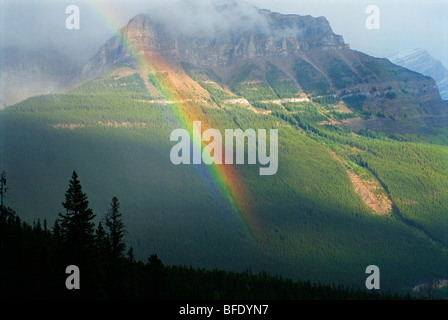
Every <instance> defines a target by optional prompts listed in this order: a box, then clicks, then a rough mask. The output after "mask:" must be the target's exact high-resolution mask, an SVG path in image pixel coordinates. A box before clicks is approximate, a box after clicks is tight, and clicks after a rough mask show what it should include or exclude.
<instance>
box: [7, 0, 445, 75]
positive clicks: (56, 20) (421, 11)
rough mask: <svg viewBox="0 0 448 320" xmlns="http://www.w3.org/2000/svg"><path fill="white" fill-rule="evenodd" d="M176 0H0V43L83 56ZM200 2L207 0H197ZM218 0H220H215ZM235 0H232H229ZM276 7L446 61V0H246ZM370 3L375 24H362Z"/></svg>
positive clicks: (369, 48)
mask: <svg viewBox="0 0 448 320" xmlns="http://www.w3.org/2000/svg"><path fill="white" fill-rule="evenodd" d="M176 1H178V0H163V1H162V0H145V1H137V0H69V1H67V0H51V1H50V0H43V1H42V0H0V6H1V7H0V26H1V30H0V44H1V45H2V46H7V45H20V46H27V47H39V46H47V45H53V46H55V47H59V48H62V49H64V50H65V52H67V53H70V54H73V55H75V56H76V57H78V58H79V59H80V60H83V59H87V58H89V57H90V56H92V55H93V54H95V53H96V51H97V50H98V48H99V47H100V46H101V45H102V44H103V43H104V42H105V41H106V40H107V39H108V38H109V37H110V36H111V35H112V33H113V32H114V31H115V29H117V28H118V26H120V27H121V26H124V25H125V24H126V23H127V22H128V20H129V19H130V18H132V17H133V16H134V15H136V14H138V13H140V12H144V11H147V10H150V9H151V8H154V7H156V6H159V5H160V4H166V3H168V2H170V3H171V2H176ZM201 1H202V2H206V1H209V0H201ZM221 1H223V0H221ZM234 1H237V0H234ZM246 1H247V2H249V3H251V4H253V5H255V6H257V7H258V8H265V9H269V10H271V11H275V12H280V13H285V14H287V13H291V14H300V15H312V16H314V17H318V16H325V17H326V18H327V19H328V21H329V22H330V25H331V27H332V28H333V31H334V32H335V33H336V34H340V35H342V36H343V37H344V40H345V42H346V43H348V44H350V46H351V48H352V49H355V50H359V51H363V52H365V53H367V54H371V55H374V56H377V57H387V56H389V55H391V54H393V53H396V52H400V51H405V50H410V49H414V48H422V49H426V50H428V52H429V53H430V54H431V55H432V56H433V57H434V58H436V59H438V60H440V61H441V62H442V63H443V64H444V65H445V66H447V67H448V23H447V17H448V0H428V1H427V0H408V1H405V0H368V1H366V0H275V1H273V0H246ZM237 2H238V1H237ZM71 4H75V5H77V6H78V7H79V9H80V29H79V30H69V29H67V28H66V27H65V20H66V18H67V17H68V14H66V13H65V9H66V7H67V6H68V5H71ZM369 5H376V6H377V7H378V9H379V10H380V11H379V12H380V13H379V14H380V15H379V17H380V20H379V22H380V28H379V29H368V28H366V26H365V21H366V19H367V18H368V16H369V14H366V8H367V7H368V6H369Z"/></svg>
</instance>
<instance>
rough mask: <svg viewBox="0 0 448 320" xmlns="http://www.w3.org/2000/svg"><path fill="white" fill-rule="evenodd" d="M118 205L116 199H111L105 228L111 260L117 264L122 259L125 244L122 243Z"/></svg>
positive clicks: (122, 233) (122, 229) (121, 224)
mask: <svg viewBox="0 0 448 320" xmlns="http://www.w3.org/2000/svg"><path fill="white" fill-rule="evenodd" d="M119 209H120V203H119V202H118V198H117V197H113V198H112V202H111V207H110V209H109V211H108V213H107V214H106V227H107V229H108V231H109V232H108V236H109V241H110V246H111V254H112V260H113V261H114V262H117V261H118V260H120V259H121V258H123V257H124V250H125V249H126V244H125V243H124V241H123V237H124V233H125V229H124V224H123V221H122V216H121V212H120V210H119Z"/></svg>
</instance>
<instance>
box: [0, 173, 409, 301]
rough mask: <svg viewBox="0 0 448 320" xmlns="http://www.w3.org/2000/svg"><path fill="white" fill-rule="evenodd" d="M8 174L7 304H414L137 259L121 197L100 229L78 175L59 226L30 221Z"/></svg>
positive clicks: (0, 272) (1, 185)
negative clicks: (11, 198)
mask: <svg viewBox="0 0 448 320" xmlns="http://www.w3.org/2000/svg"><path fill="white" fill-rule="evenodd" d="M7 190H8V188H7V180H6V174H5V172H3V173H2V174H1V179H0V196H1V203H0V299H2V300H4V299H100V300H102V299H149V300H172V299H177V300H178V299H190V300H191V299H205V300H211V299H271V300H278V299H287V300H291V299H408V298H411V296H409V295H407V296H399V295H396V294H391V293H389V292H387V293H376V292H369V291H366V290H361V289H354V288H351V289H349V288H346V287H343V286H335V285H322V284H313V283H311V282H309V281H292V280H290V279H282V278H281V277H278V276H272V275H269V274H268V273H266V272H261V273H259V274H252V272H250V271H246V272H240V273H238V272H232V271H224V270H204V269H194V268H192V267H191V266H190V267H187V266H166V265H164V264H163V263H162V261H161V260H160V259H159V257H158V256H157V254H153V255H151V256H150V257H149V258H148V260H147V262H146V263H144V262H142V261H137V260H136V259H135V257H134V254H133V248H132V247H130V248H127V245H126V243H125V233H126V228H125V225H124V223H123V220H122V213H121V211H120V203H119V200H118V198H117V197H113V198H112V200H111V204H110V208H109V209H108V211H107V213H106V215H105V217H104V219H103V220H102V221H104V225H103V223H102V222H99V223H98V225H96V224H95V222H94V219H95V217H96V215H95V214H94V212H93V211H92V209H91V208H90V207H89V201H88V197H87V195H86V194H85V193H84V192H83V189H82V186H81V183H80V180H79V177H78V174H77V172H76V171H73V174H72V177H71V180H70V182H69V188H68V190H67V191H66V193H65V201H64V202H62V206H63V208H64V209H65V211H64V212H63V213H59V215H58V218H57V219H56V221H55V222H54V225H53V226H52V227H51V228H50V227H49V226H48V225H47V221H46V220H44V221H43V222H41V221H40V219H37V221H35V222H33V223H32V224H29V223H27V222H25V221H23V220H22V219H21V218H20V217H19V216H18V215H17V213H16V212H15V211H14V210H13V209H12V208H10V207H7V206H6V204H5V201H4V199H5V197H4V196H5V194H6V192H7ZM69 265H76V266H77V267H78V268H79V270H80V288H79V289H72V290H69V289H68V287H67V286H66V280H67V278H68V277H69V276H70V275H69V274H67V273H66V268H67V266H69Z"/></svg>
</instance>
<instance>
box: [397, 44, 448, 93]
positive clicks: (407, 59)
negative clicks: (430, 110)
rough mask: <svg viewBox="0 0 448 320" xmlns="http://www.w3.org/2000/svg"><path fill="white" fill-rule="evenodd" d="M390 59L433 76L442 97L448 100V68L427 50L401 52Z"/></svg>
mask: <svg viewBox="0 0 448 320" xmlns="http://www.w3.org/2000/svg"><path fill="white" fill-rule="evenodd" d="M389 60H390V61H392V62H393V63H395V64H398V65H399V66H402V67H405V68H407V69H410V70H412V71H416V72H418V73H421V74H423V75H425V76H428V77H431V78H433V79H434V80H435V81H436V84H437V87H438V88H439V92H440V96H441V97H442V99H444V100H448V69H447V68H446V67H445V66H444V65H443V64H442V63H441V62H440V61H438V60H436V59H434V58H433V57H432V56H431V55H430V54H429V53H428V52H427V51H426V50H423V49H413V50H409V51H405V52H400V53H397V54H395V55H393V56H391V57H389Z"/></svg>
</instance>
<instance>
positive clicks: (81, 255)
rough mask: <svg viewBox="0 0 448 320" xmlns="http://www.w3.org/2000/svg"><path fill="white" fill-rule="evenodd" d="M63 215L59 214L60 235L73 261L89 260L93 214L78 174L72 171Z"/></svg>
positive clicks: (92, 246)
mask: <svg viewBox="0 0 448 320" xmlns="http://www.w3.org/2000/svg"><path fill="white" fill-rule="evenodd" d="M62 205H63V206H64V208H65V213H64V214H62V213H59V222H60V223H59V225H60V235H61V237H62V240H63V242H64V243H65V245H66V248H67V249H68V250H69V251H70V252H68V254H69V255H70V256H71V257H72V258H73V259H81V260H85V259H89V258H90V255H91V254H92V250H93V248H94V245H95V234H94V232H95V230H94V228H95V223H94V222H93V219H94V218H95V214H94V213H93V211H92V209H90V208H89V201H88V200H87V195H86V194H85V193H84V192H83V191H82V186H81V183H80V181H79V179H78V174H77V173H76V171H73V175H72V179H71V180H70V184H69V188H68V190H67V192H66V193H65V202H63V203H62Z"/></svg>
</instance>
